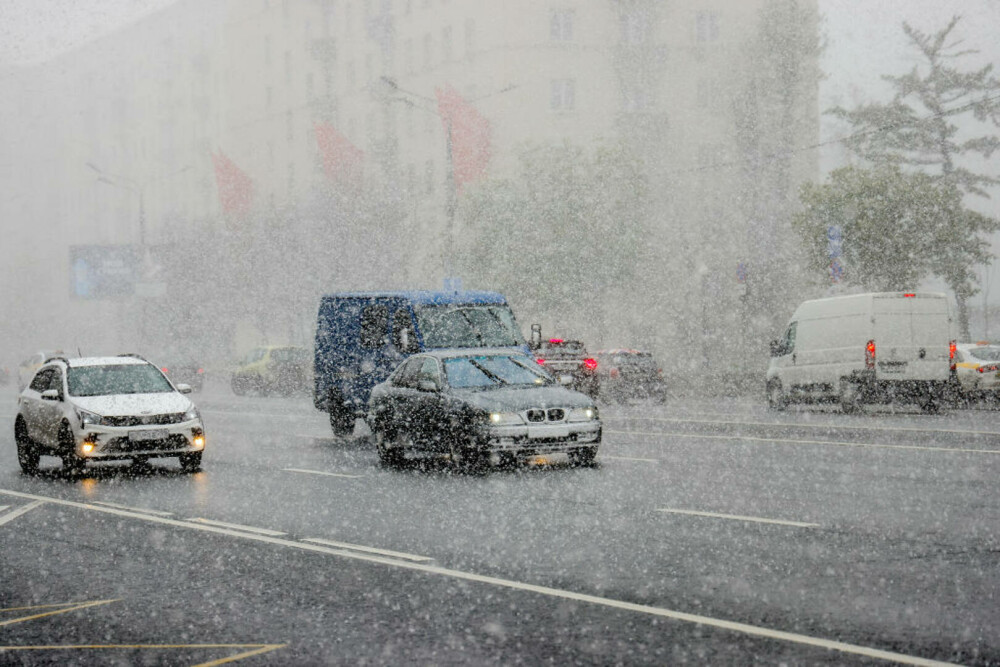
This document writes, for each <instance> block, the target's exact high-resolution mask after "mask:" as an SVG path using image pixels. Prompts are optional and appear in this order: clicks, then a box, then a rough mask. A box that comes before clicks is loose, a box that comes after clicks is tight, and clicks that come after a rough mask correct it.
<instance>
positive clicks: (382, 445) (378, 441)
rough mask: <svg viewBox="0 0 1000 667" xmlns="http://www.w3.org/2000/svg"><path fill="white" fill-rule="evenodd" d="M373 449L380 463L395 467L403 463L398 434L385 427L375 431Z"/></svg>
mask: <svg viewBox="0 0 1000 667" xmlns="http://www.w3.org/2000/svg"><path fill="white" fill-rule="evenodd" d="M375 450H376V451H377V452H378V459H379V461H381V462H382V465H384V466H387V467H390V468H395V467H397V466H399V465H400V464H401V463H403V447H402V443H401V442H400V438H399V436H398V435H396V434H393V433H389V432H387V431H386V430H385V429H381V428H380V429H378V430H376V431H375Z"/></svg>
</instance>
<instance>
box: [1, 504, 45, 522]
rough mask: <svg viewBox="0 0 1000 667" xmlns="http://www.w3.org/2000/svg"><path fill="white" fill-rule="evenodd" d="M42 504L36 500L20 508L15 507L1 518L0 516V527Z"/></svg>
mask: <svg viewBox="0 0 1000 667" xmlns="http://www.w3.org/2000/svg"><path fill="white" fill-rule="evenodd" d="M43 504H45V501H44V500H41V499H40V500H36V501H35V502H33V503H28V504H27V505H22V506H21V507H16V508H14V509H12V510H11V511H9V512H7V513H6V514H4V515H3V516H0V526H2V525H4V524H5V523H10V522H11V521H13V520H14V519H16V518H17V517H19V516H21V515H22V514H27V513H28V512H30V511H31V510H33V509H35V508H36V507H38V506H40V505H43Z"/></svg>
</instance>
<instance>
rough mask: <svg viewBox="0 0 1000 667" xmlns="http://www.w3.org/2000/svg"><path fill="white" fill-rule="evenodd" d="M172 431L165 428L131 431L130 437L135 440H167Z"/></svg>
mask: <svg viewBox="0 0 1000 667" xmlns="http://www.w3.org/2000/svg"><path fill="white" fill-rule="evenodd" d="M169 435H170V433H169V431H167V429H165V428H153V429H149V430H146V431H129V432H128V439H129V440H132V441H133V442H141V441H146V440H166V439H167V437H169Z"/></svg>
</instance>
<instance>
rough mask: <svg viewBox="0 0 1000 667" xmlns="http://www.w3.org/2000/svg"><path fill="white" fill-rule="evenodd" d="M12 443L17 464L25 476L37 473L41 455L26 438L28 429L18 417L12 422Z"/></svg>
mask: <svg viewBox="0 0 1000 667" xmlns="http://www.w3.org/2000/svg"><path fill="white" fill-rule="evenodd" d="M14 441H15V442H16V443H17V462H18V463H19V464H20V465H21V471H22V472H24V474H26V475H34V474H35V473H37V472H38V461H39V459H41V454H40V453H39V452H38V448H37V447H36V446H35V443H34V442H32V441H31V438H29V437H28V427H27V426H26V425H25V423H24V419H23V418H22V417H20V416H18V418H17V421H15V422H14Z"/></svg>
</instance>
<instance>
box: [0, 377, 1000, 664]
mask: <svg viewBox="0 0 1000 667" xmlns="http://www.w3.org/2000/svg"><path fill="white" fill-rule="evenodd" d="M195 399H196V401H197V402H198V403H199V404H200V406H201V407H202V411H203V413H204V416H205V421H206V428H207V430H208V438H209V445H208V448H207V450H206V455H205V464H204V471H203V472H201V473H198V474H195V475H185V474H182V473H181V472H180V471H179V469H178V468H177V465H176V462H174V461H164V462H162V463H161V462H157V461H154V462H153V464H154V465H153V466H152V468H151V469H149V470H134V469H130V468H129V467H128V466H124V465H114V464H112V465H106V466H93V467H91V468H88V471H87V473H86V474H85V475H84V476H82V477H66V476H64V475H62V473H61V472H59V471H58V470H57V467H56V466H57V460H56V459H43V468H46V472H45V473H44V474H43V475H41V476H39V477H37V478H28V477H24V476H22V475H21V474H20V473H19V471H18V469H17V463H16V457H15V454H14V444H13V436H12V431H13V427H12V424H13V415H14V410H15V407H14V394H13V391H12V390H11V389H10V388H9V387H8V388H3V399H2V403H0V420H2V423H5V424H8V425H9V428H5V429H4V431H3V433H2V435H0V544H2V545H3V546H2V547H0V558H2V562H0V566H2V569H0V571H2V572H3V580H2V584H0V651H3V652H0V662H4V661H10V660H13V661H15V662H17V661H24V663H25V664H37V663H40V662H45V661H55V662H60V663H73V662H74V661H75V662H78V663H91V662H94V661H98V662H112V663H113V662H114V661H116V660H117V661H121V664H128V663H129V662H139V661H143V660H155V659H161V660H163V661H165V662H170V663H171V664H177V663H180V664H203V663H211V664H219V663H218V662H214V663H213V661H221V660H229V659H234V658H235V659H236V660H240V661H245V662H246V664H310V663H323V662H327V663H329V662H351V663H356V662H368V663H376V664H382V663H385V664H389V663H393V664H398V663H402V662H415V661H416V662H423V663H427V662H432V663H438V664H440V663H454V662H461V663H470V664H471V663H483V662H496V663H503V664H511V663H518V662H528V663H538V662H542V661H546V660H552V661H558V662H561V663H562V662H569V661H578V662H581V663H594V664H597V663H600V664H608V663H614V662H623V663H628V664H644V663H647V664H665V663H681V662H685V661H689V662H695V663H729V664H732V663H744V662H751V661H755V660H756V661H762V662H768V663H773V662H778V661H787V662H790V663H799V664H801V663H816V662H830V663H836V664H841V663H845V662H846V663H867V662H871V661H873V660H877V659H892V660H896V661H899V662H910V663H911V664H927V663H925V662H921V661H922V660H939V661H953V662H961V663H970V664H974V663H982V664H986V663H991V662H997V661H1000V636H998V634H997V632H996V628H997V627H1000V612H998V611H997V610H998V609H1000V605H998V604H997V600H996V591H997V590H1000V494H998V490H1000V481H998V480H1000V412H989V411H969V410H963V411H951V412H946V413H943V414H941V415H936V416H926V415H922V414H919V413H902V412H895V413H894V412H889V411H877V412H869V413H867V414H864V415H858V416H845V415H841V414H839V413H837V412H835V411H827V410H801V411H798V410H796V411H789V412H787V413H777V414H776V413H769V412H768V411H767V410H766V409H764V408H763V407H762V406H760V405H757V404H755V403H753V402H749V401H738V400H732V399H726V400H719V401H713V402H709V401H684V402H680V403H671V404H668V405H667V406H664V407H648V406H647V407H643V406H629V407H620V406H607V407H606V408H605V409H604V412H603V417H604V419H605V438H604V445H603V447H602V450H601V455H600V457H599V462H600V465H599V466H598V467H597V468H594V469H572V468H568V467H566V466H565V465H562V464H561V463H560V462H558V461H556V462H553V463H552V464H551V465H537V466H532V467H529V468H526V469H522V470H518V471H514V472H505V471H497V472H492V473H490V474H488V475H484V476H476V475H468V474H452V473H451V472H450V469H449V466H448V464H447V463H446V462H441V463H439V464H438V463H434V464H431V465H429V466H427V467H426V468H416V467H413V468H407V469H403V470H387V469H383V468H381V467H380V466H379V465H378V463H377V458H376V456H375V453H374V451H373V450H372V448H371V447H370V446H369V445H368V443H367V441H365V440H364V439H363V438H361V439H357V440H355V441H352V442H343V441H338V440H334V439H333V438H331V437H330V435H329V428H328V426H327V424H326V421H325V419H324V416H323V415H322V414H320V413H318V412H316V411H315V410H313V409H312V407H311V404H310V402H309V400H308V398H302V397H300V398H236V397H233V396H232V395H230V394H228V392H227V391H225V390H223V389H221V388H218V389H215V390H213V389H212V388H211V387H210V389H209V391H208V392H207V393H206V394H203V395H196V396H195ZM88 603H93V604H91V605H90V606H86V607H83V606H81V605H84V604H88ZM96 656H100V657H96ZM151 656H169V657H168V658H162V657H161V658H154V657H151Z"/></svg>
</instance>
